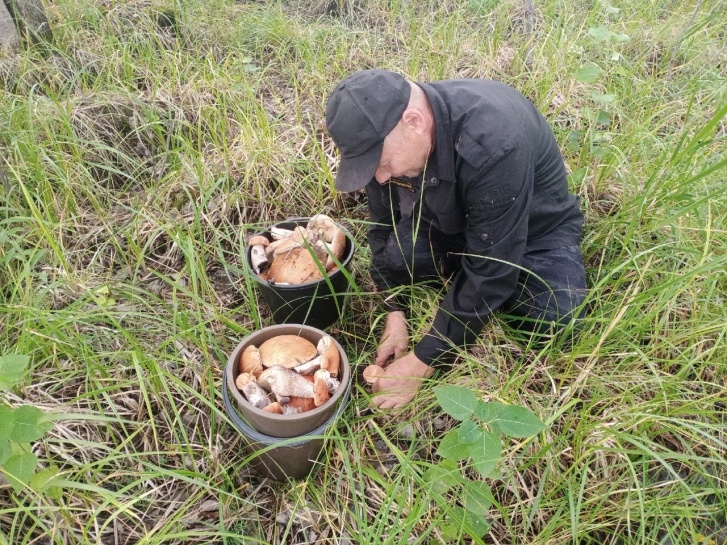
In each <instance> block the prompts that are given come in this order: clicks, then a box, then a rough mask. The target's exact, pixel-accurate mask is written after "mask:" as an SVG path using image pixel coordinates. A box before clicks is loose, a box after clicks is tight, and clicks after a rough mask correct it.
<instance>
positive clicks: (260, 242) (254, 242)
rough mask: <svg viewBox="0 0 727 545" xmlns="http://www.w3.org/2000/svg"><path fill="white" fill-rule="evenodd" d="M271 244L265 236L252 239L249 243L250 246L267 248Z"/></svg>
mask: <svg viewBox="0 0 727 545" xmlns="http://www.w3.org/2000/svg"><path fill="white" fill-rule="evenodd" d="M269 244H270V241H269V240H268V239H267V237H265V236H263V235H255V236H253V237H252V238H251V239H250V242H248V246H258V245H261V246H267V245H269Z"/></svg>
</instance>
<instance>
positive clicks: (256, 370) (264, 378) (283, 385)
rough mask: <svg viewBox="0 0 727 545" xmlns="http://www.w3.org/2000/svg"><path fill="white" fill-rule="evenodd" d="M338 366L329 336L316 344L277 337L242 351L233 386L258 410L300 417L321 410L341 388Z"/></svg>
mask: <svg viewBox="0 0 727 545" xmlns="http://www.w3.org/2000/svg"><path fill="white" fill-rule="evenodd" d="M339 365H340V354H339V353H338V349H337V348H336V346H335V344H334V343H333V340H332V339H331V337H330V336H329V335H324V336H323V337H321V338H320V340H319V341H318V344H317V345H314V344H313V343H312V342H310V341H309V340H307V339H304V338H302V337H299V336H297V335H277V336H276V337H272V338H270V339H268V340H266V341H265V342H263V343H262V344H261V345H260V346H254V345H250V346H247V347H246V348H245V350H243V352H242V354H241V355H240V361H239V370H240V374H239V375H238V376H237V378H236V379H235V386H236V387H237V388H238V390H240V392H242V395H243V397H244V398H245V400H246V401H248V402H249V403H250V404H251V405H253V406H255V407H257V408H258V409H262V410H263V411H267V412H270V413H273V414H288V415H293V414H299V413H302V412H306V411H309V410H311V409H315V408H316V407H320V406H321V405H323V404H324V403H325V402H326V401H328V400H329V399H330V397H331V395H333V393H334V392H335V391H336V390H337V389H338V388H339V387H340V386H341V383H340V381H339V380H338V369H339Z"/></svg>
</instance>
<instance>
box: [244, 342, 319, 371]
mask: <svg viewBox="0 0 727 545" xmlns="http://www.w3.org/2000/svg"><path fill="white" fill-rule="evenodd" d="M258 352H259V354H260V359H261V362H262V365H263V367H266V368H267V367H273V366H275V365H280V366H282V367H288V368H290V367H296V366H298V365H300V364H301V363H303V362H306V361H308V360H310V359H312V358H314V357H316V355H317V354H318V350H317V349H316V346H315V345H314V344H313V343H312V342H310V341H309V340H308V339H305V338H303V337H300V336H298V335H276V336H275V337H271V338H269V339H268V340H267V341H265V342H264V343H262V344H261V345H260V346H259V347H258Z"/></svg>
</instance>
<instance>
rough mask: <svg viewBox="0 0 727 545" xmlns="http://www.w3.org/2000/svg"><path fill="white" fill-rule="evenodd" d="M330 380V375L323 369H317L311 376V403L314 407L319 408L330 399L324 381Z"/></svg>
mask: <svg viewBox="0 0 727 545" xmlns="http://www.w3.org/2000/svg"><path fill="white" fill-rule="evenodd" d="M330 378H331V374H330V373H329V372H328V371H326V370H325V369H319V370H318V371H316V373H315V375H313V380H314V382H313V403H314V405H315V406H316V407H320V406H321V405H323V404H324V403H325V402H326V401H328V400H329V399H331V393H330V392H329V391H328V385H327V384H326V381H327V380H328V379H330Z"/></svg>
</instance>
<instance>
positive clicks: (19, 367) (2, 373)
mask: <svg viewBox="0 0 727 545" xmlns="http://www.w3.org/2000/svg"><path fill="white" fill-rule="evenodd" d="M28 363H30V358H29V357H28V356H23V355H21V354H7V355H5V356H0V390H7V389H8V388H10V387H12V386H13V385H15V384H16V383H17V382H20V379H21V378H23V373H25V369H26V368H27V367H28Z"/></svg>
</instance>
